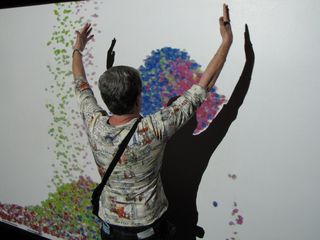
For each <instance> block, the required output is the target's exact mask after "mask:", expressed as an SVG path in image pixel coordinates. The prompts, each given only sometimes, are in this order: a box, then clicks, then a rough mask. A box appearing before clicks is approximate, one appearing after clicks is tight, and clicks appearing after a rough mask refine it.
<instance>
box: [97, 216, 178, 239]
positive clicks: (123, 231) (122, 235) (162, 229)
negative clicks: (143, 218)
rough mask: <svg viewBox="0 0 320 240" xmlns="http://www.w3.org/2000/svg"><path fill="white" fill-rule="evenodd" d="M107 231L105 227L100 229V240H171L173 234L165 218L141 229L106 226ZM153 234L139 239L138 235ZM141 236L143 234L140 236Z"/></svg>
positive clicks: (173, 228) (173, 229) (172, 228)
mask: <svg viewBox="0 0 320 240" xmlns="http://www.w3.org/2000/svg"><path fill="white" fill-rule="evenodd" d="M108 228H109V230H108V231H106V230H105V229H106V226H105V227H102V228H101V239H102V240H139V239H144V240H171V239H173V237H174V234H175V231H176V230H175V227H174V226H173V225H172V224H171V223H170V222H168V221H167V220H166V218H165V216H164V217H161V218H160V219H158V220H157V221H156V222H155V223H153V224H151V225H149V226H143V227H120V226H114V225H110V224H108ZM144 231H146V232H150V231H151V232H153V233H154V234H152V236H149V237H146V238H143V237H142V238H141V236H140V238H139V233H140V235H141V233H142V232H144ZM142 235H143V234H142Z"/></svg>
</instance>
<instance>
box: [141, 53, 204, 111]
mask: <svg viewBox="0 0 320 240" xmlns="http://www.w3.org/2000/svg"><path fill="white" fill-rule="evenodd" d="M177 59H179V61H183V62H184V61H185V62H186V63H191V65H190V67H189V70H191V71H193V70H194V71H195V70H197V69H199V68H200V67H201V66H200V65H199V64H197V63H196V62H194V61H192V60H190V56H189V55H188V53H187V52H186V51H182V50H180V49H177V48H171V47H164V48H161V49H157V50H153V51H152V52H151V55H150V56H148V57H147V58H146V59H145V60H144V65H142V66H140V67H139V71H140V74H141V80H142V109H141V110H142V113H143V115H148V114H152V113H154V112H156V111H158V110H159V109H160V108H161V107H163V106H164V103H163V102H162V96H163V94H164V92H169V93H170V95H171V96H172V97H173V96H175V95H177V93H175V92H174V87H173V84H175V83H172V82H169V80H168V79H167V78H166V77H165V76H166V74H170V73H172V72H173V69H172V62H174V61H176V60H177ZM161 76H162V77H161Z"/></svg>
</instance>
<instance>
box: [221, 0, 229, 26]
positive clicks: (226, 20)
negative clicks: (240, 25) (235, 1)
mask: <svg viewBox="0 0 320 240" xmlns="http://www.w3.org/2000/svg"><path fill="white" fill-rule="evenodd" d="M223 22H224V23H225V24H227V23H230V14H229V7H228V5H227V4H225V3H224V4H223Z"/></svg>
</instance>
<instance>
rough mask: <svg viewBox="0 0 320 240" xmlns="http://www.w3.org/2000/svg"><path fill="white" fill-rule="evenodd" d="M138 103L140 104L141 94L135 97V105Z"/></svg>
mask: <svg viewBox="0 0 320 240" xmlns="http://www.w3.org/2000/svg"><path fill="white" fill-rule="evenodd" d="M140 105H141V94H139V95H138V97H137V99H136V106H137V107H140Z"/></svg>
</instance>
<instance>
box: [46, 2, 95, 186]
mask: <svg viewBox="0 0 320 240" xmlns="http://www.w3.org/2000/svg"><path fill="white" fill-rule="evenodd" d="M90 4H91V5H92V6H91V8H92V7H94V10H92V12H90V11H88V10H87V7H90ZM55 6H56V8H55V9H54V11H53V14H54V16H55V17H56V25H55V26H53V29H54V30H53V33H52V36H51V39H50V40H49V41H48V42H47V46H48V47H49V48H50V49H51V51H52V54H53V60H54V62H53V63H52V64H49V65H47V68H48V70H49V72H50V73H51V74H52V76H53V79H54V81H52V84H51V85H50V86H49V87H48V88H46V91H47V92H48V93H49V95H50V96H51V99H50V100H49V101H48V103H47V104H46V108H47V109H48V110H49V112H50V113H51V115H52V122H51V124H50V128H49V130H48V134H49V135H50V136H51V137H52V138H53V139H54V142H55V145H54V147H53V149H51V150H52V151H53V152H54V155H55V159H56V162H55V163H53V164H52V167H53V168H54V174H55V175H54V177H53V178H52V184H53V186H60V185H61V184H63V182H70V181H73V180H74V179H76V178H77V177H78V176H79V174H83V173H84V171H85V169H86V168H88V167H90V166H91V167H93V166H92V165H93V163H91V162H88V161H85V159H86V157H87V155H88V153H87V150H88V149H87V146H86V145H85V144H83V142H84V141H81V139H82V140H84V139H85V137H86V136H84V135H85V134H84V127H83V125H82V123H81V120H80V119H79V114H78V111H77V106H76V105H75V104H70V103H74V102H75V101H74V89H73V85H72V72H71V67H70V64H71V51H72V46H73V44H74V37H75V30H76V29H79V28H81V26H82V25H83V24H84V22H85V21H87V20H86V19H85V18H84V17H83V16H82V14H83V15H90V16H91V18H90V21H91V24H92V25H93V26H94V29H93V30H94V31H95V34H97V31H99V30H98V27H97V24H96V23H95V22H94V21H95V19H96V18H97V17H98V14H97V13H96V12H95V11H96V10H98V9H99V5H98V2H97V1H94V2H93V1H90V3H89V2H88V1H86V2H79V3H75V2H73V3H67V4H56V5H55ZM88 22H89V21H88ZM83 62H84V65H85V67H86V69H87V76H88V80H89V81H90V82H93V80H94V77H95V71H94V68H95V66H94V64H93V56H92V54H91V49H90V48H89V49H87V50H86V54H85V55H84V57H83ZM73 108H76V110H73ZM81 159H83V161H79V160H81Z"/></svg>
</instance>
